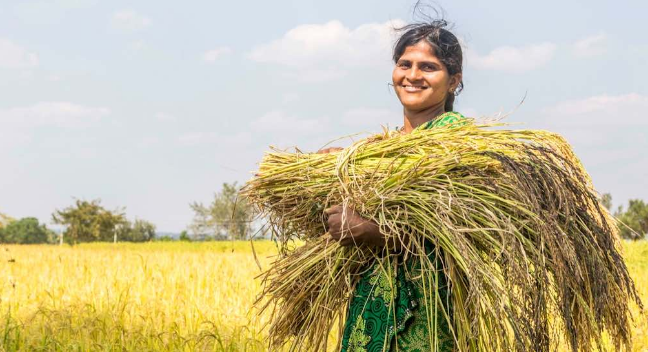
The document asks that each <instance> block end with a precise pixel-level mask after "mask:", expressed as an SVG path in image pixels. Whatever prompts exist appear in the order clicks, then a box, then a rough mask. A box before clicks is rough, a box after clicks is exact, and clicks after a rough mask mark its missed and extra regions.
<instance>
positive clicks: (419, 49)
mask: <svg viewBox="0 0 648 352" xmlns="http://www.w3.org/2000/svg"><path fill="white" fill-rule="evenodd" d="M400 59H401V60H402V59H407V60H414V59H416V60H424V61H435V62H440V60H439V58H437V56H436V55H435V54H434V49H433V48H432V46H431V45H430V44H428V43H427V42H426V41H424V40H422V41H420V42H418V43H416V44H414V45H410V46H408V47H406V48H405V51H403V55H401V57H400Z"/></svg>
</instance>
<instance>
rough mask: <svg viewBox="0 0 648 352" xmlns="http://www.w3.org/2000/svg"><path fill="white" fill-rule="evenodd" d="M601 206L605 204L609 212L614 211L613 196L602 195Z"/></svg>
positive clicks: (608, 194)
mask: <svg viewBox="0 0 648 352" xmlns="http://www.w3.org/2000/svg"><path fill="white" fill-rule="evenodd" d="M601 204H603V206H604V207H606V208H607V210H608V211H612V195H611V194H610V193H603V194H602V195H601Z"/></svg>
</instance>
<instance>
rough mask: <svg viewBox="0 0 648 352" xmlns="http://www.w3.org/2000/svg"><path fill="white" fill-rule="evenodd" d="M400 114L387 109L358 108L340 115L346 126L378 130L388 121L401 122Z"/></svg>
mask: <svg viewBox="0 0 648 352" xmlns="http://www.w3.org/2000/svg"><path fill="white" fill-rule="evenodd" d="M402 115H403V113H402V112H400V113H399V112H397V111H393V110H389V109H380V108H370V107H360V108H354V109H351V110H348V111H346V112H345V113H343V114H342V123H343V124H345V125H347V126H354V127H364V128H370V129H372V130H379V129H380V126H381V125H386V124H387V123H389V122H390V121H398V122H399V123H400V122H402Z"/></svg>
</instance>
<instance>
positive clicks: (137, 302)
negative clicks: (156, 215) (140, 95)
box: [0, 241, 648, 351]
mask: <svg viewBox="0 0 648 352" xmlns="http://www.w3.org/2000/svg"><path fill="white" fill-rule="evenodd" d="M624 246H625V255H626V258H627V263H628V266H629V269H630V271H631V274H632V276H633V278H634V279H635V282H636V285H637V288H638V290H639V292H640V294H641V296H642V297H643V300H644V302H648V243H647V242H644V241H640V242H624ZM254 248H255V251H256V254H257V258H258V260H259V264H261V266H262V267H266V266H267V265H268V264H269V263H270V261H271V258H270V257H271V256H272V255H274V253H275V248H274V245H273V244H272V243H271V242H255V246H254ZM259 273H260V269H259V267H258V265H257V262H256V261H255V258H254V255H253V254H252V250H251V246H250V242H206V243H186V242H151V243H143V244H108V243H94V244H83V245H78V246H74V247H71V246H67V245H65V246H61V247H59V246H51V245H23V246H20V245H9V246H5V245H2V246H0V351H3V350H8V351H15V350H24V351H32V350H48V351H49V350H61V351H69V350H80V351H86V350H108V351H113V350H115V351H116V350H128V351H157V350H173V351H177V350H184V351H194V350H201V351H202V350H205V351H265V350H266V347H265V344H264V342H263V338H264V336H265V335H264V334H265V331H264V330H263V328H262V327H263V323H264V317H258V316H256V314H255V313H254V311H252V310H251V309H250V308H251V306H252V303H253V302H254V300H255V298H256V295H257V293H258V292H259V289H260V282H259V280H257V279H255V277H256V276H257V275H258V274H259ZM633 312H634V315H635V316H634V319H635V325H636V327H635V334H634V335H635V337H634V339H635V345H634V348H633V350H634V351H645V350H648V325H647V324H646V317H645V314H644V315H641V314H640V313H639V311H638V309H637V307H633Z"/></svg>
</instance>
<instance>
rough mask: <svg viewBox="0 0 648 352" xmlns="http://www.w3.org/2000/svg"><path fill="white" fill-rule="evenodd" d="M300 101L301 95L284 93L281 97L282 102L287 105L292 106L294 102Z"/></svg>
mask: <svg viewBox="0 0 648 352" xmlns="http://www.w3.org/2000/svg"><path fill="white" fill-rule="evenodd" d="M296 101H299V94H297V93H284V94H283V95H282V96H281V102H282V103H283V104H284V105H285V104H290V103H293V102H296Z"/></svg>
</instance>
